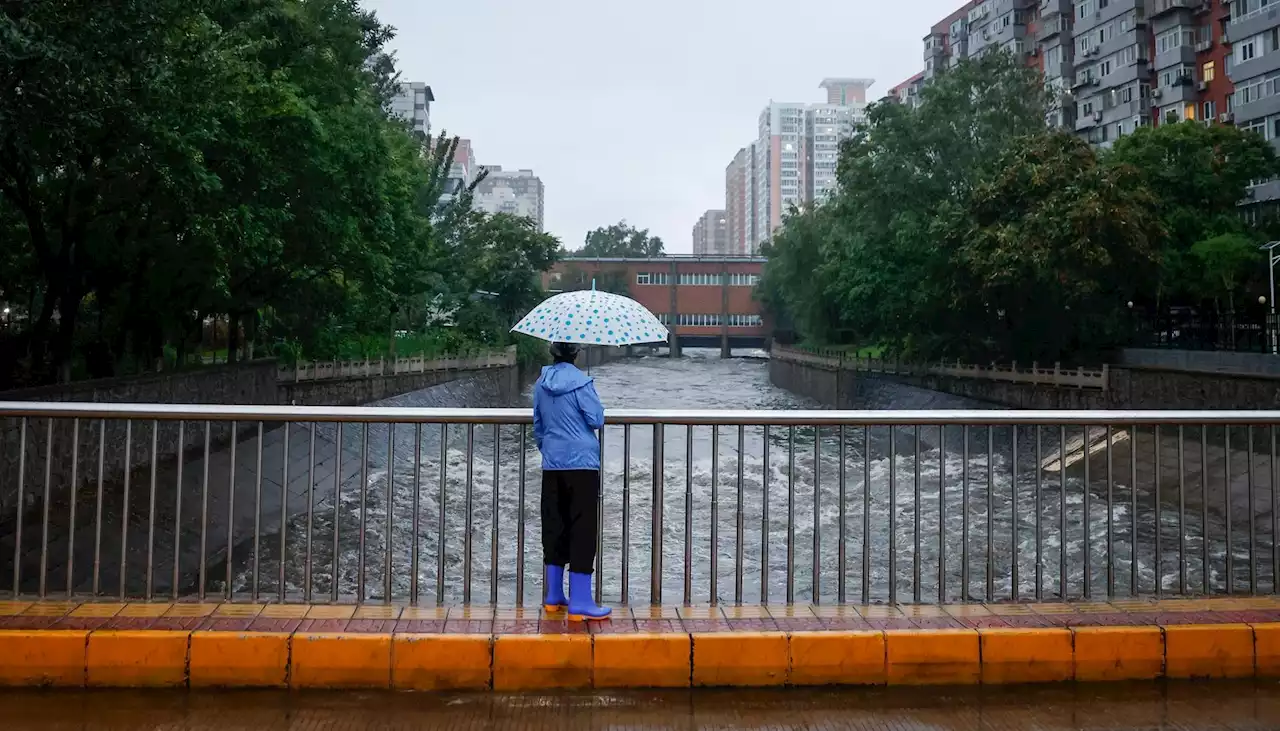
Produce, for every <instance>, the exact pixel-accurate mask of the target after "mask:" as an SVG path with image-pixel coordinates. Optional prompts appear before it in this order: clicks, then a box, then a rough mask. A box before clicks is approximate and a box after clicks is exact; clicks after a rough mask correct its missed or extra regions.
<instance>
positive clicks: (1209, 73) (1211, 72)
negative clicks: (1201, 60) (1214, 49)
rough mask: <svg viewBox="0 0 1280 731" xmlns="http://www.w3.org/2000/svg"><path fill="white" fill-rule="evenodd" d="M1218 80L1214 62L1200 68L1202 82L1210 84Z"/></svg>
mask: <svg viewBox="0 0 1280 731" xmlns="http://www.w3.org/2000/svg"><path fill="white" fill-rule="evenodd" d="M1215 78H1217V69H1216V68H1214V62H1213V61H1209V62H1208V63H1206V64H1204V65H1203V66H1201V67H1200V80H1201V81H1204V82H1206V83H1207V82H1210V81H1213V80H1214V79H1215Z"/></svg>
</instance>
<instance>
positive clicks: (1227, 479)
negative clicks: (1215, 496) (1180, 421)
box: [1222, 424, 1236, 594]
mask: <svg viewBox="0 0 1280 731" xmlns="http://www.w3.org/2000/svg"><path fill="white" fill-rule="evenodd" d="M1222 471H1223V478H1224V479H1223V481H1222V488H1223V489H1222V501H1223V504H1224V507H1225V511H1224V512H1223V521H1224V522H1225V523H1226V526H1227V554H1226V559H1227V566H1226V569H1227V571H1226V575H1227V593H1228V594H1234V593H1235V590H1236V564H1235V551H1234V541H1232V535H1231V534H1232V530H1231V528H1232V526H1231V425H1230V424H1227V425H1225V426H1224V427H1223V429H1222Z"/></svg>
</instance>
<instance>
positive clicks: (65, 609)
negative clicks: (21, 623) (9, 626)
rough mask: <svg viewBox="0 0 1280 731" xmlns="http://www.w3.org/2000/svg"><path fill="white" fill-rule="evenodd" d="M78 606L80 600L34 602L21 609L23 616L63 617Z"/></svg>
mask: <svg viewBox="0 0 1280 731" xmlns="http://www.w3.org/2000/svg"><path fill="white" fill-rule="evenodd" d="M79 606H80V602H35V603H34V604H31V605H30V606H28V607H27V608H26V609H24V610H23V611H22V615H21V616H23V617H64V616H66V615H68V614H70V613H71V612H72V611H74V610H75V609H76V607H79Z"/></svg>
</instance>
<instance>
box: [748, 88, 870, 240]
mask: <svg viewBox="0 0 1280 731" xmlns="http://www.w3.org/2000/svg"><path fill="white" fill-rule="evenodd" d="M874 83H875V82H874V81H872V80H871V79H852V78H836V79H825V80H823V82H822V84H821V85H820V87H821V88H822V89H824V90H826V92H827V102H826V103H825V104H799V103H794V104H788V103H778V102H773V103H770V104H769V106H767V107H765V109H764V110H763V111H762V112H761V113H760V118H759V124H758V136H757V138H756V142H755V150H754V152H753V154H752V155H751V165H752V167H753V168H754V169H753V170H752V171H751V174H750V176H749V180H750V186H751V190H749V191H748V193H747V195H746V196H745V197H746V198H747V200H748V203H747V205H748V213H747V215H746V218H747V220H748V221H749V225H748V226H747V228H748V231H747V234H746V248H747V251H748V253H751V254H755V253H758V252H759V251H760V245H761V244H762V243H764V242H765V241H767V240H768V239H769V237H770V236H771V235H772V234H773V232H774V231H775V230H777V229H778V227H780V226H781V225H782V219H783V217H784V216H785V215H786V214H787V212H788V211H790V210H791V208H792V207H793V206H794V207H796V208H800V207H803V206H805V205H808V204H811V203H817V202H821V201H822V200H825V199H826V198H827V196H829V195H830V194H831V193H832V191H834V190H835V188H836V167H837V162H838V158H839V151H840V141H841V140H843V139H846V138H848V137H849V136H851V135H852V134H853V131H854V129H855V128H856V126H857V125H858V124H859V123H861V122H862V121H863V120H864V119H865V118H866V107H867V90H868V89H869V88H870V87H871V85H872V84H874ZM833 100H834V101H833ZM726 210H727V209H726Z"/></svg>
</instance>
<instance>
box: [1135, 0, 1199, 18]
mask: <svg viewBox="0 0 1280 731" xmlns="http://www.w3.org/2000/svg"><path fill="white" fill-rule="evenodd" d="M1208 5H1209V3H1208V2H1206V1H1205V0H1155V2H1154V3H1152V7H1151V11H1150V13H1149V14H1148V16H1147V17H1149V18H1152V19H1155V18H1159V17H1160V16H1162V15H1165V14H1167V13H1173V12H1177V11H1179V10H1186V11H1189V12H1198V11H1200V10H1203V9H1205V8H1207V7H1208Z"/></svg>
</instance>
